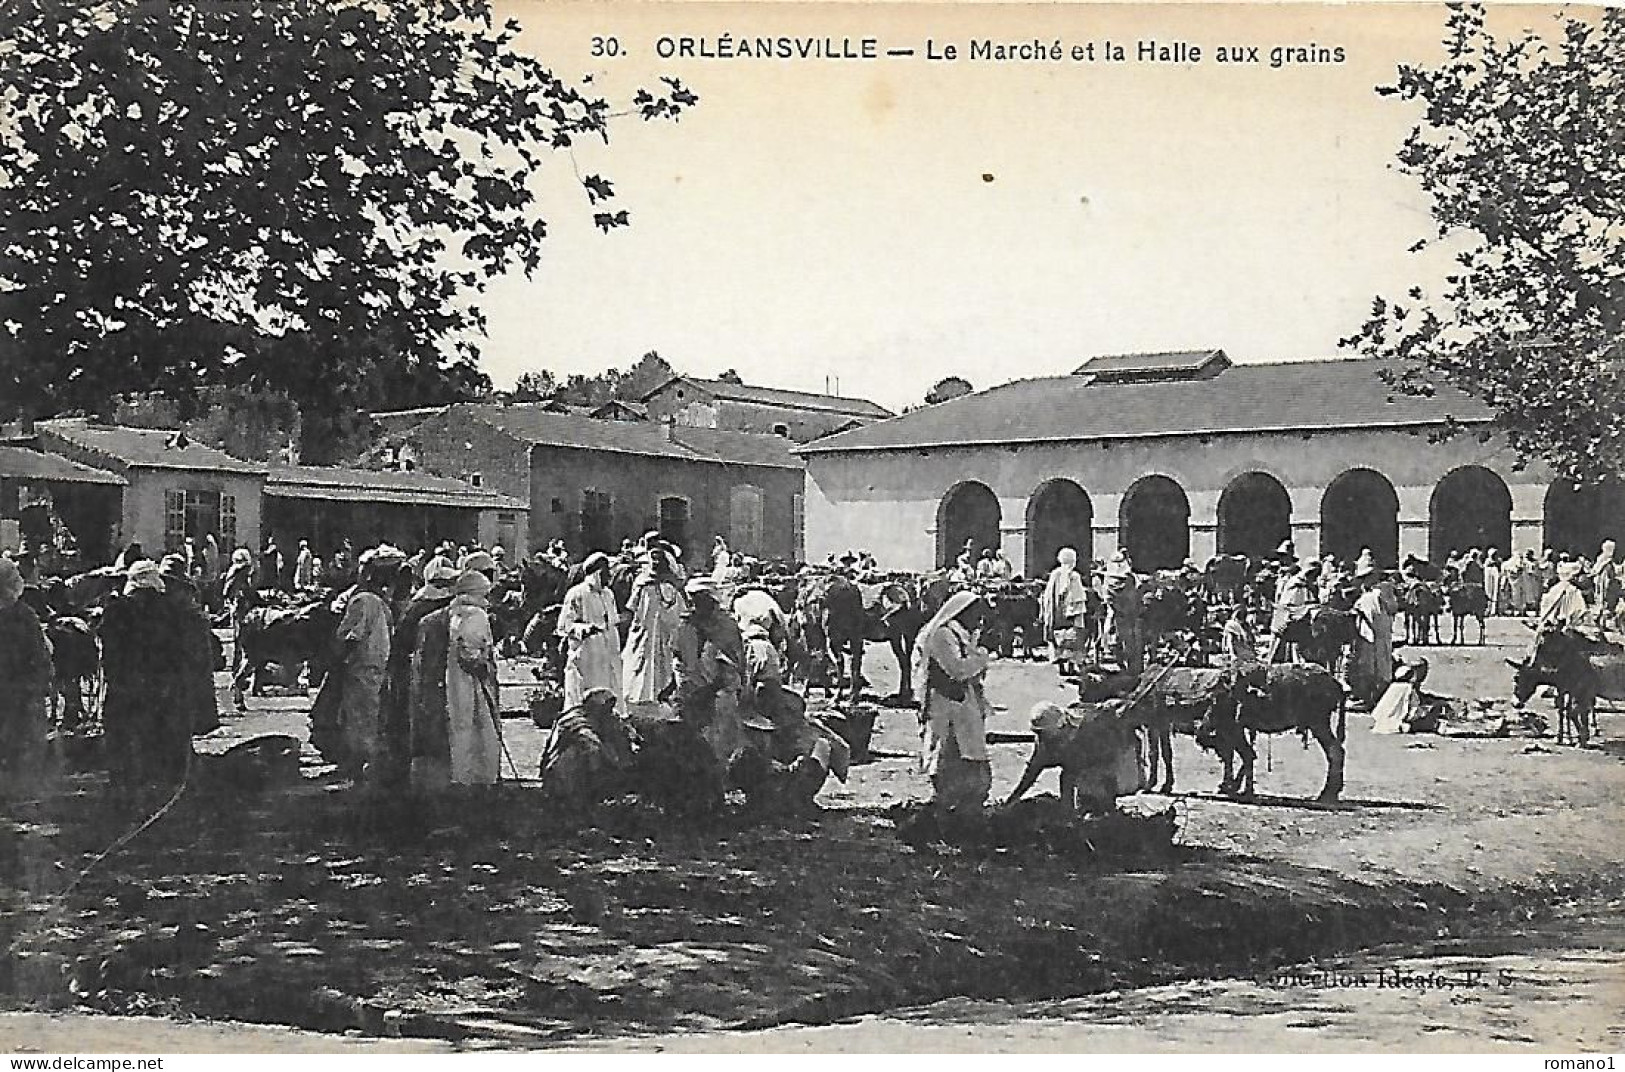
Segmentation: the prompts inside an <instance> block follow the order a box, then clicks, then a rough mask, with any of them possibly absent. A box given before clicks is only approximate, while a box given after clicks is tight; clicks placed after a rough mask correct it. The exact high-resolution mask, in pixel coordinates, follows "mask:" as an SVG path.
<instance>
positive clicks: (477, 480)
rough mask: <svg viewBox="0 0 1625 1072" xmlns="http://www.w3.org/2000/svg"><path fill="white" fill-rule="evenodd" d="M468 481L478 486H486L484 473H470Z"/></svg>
mask: <svg viewBox="0 0 1625 1072" xmlns="http://www.w3.org/2000/svg"><path fill="white" fill-rule="evenodd" d="M468 482H469V484H471V485H473V486H474V487H476V488H482V487H484V486H485V476H484V474H482V473H469V474H468Z"/></svg>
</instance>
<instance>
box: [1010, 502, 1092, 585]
mask: <svg viewBox="0 0 1625 1072" xmlns="http://www.w3.org/2000/svg"><path fill="white" fill-rule="evenodd" d="M1094 527H1095V507H1094V503H1093V502H1091V501H1090V499H1089V493H1088V492H1087V491H1084V490H1083V488H1082V486H1080V485H1079V484H1078V483H1077V482H1076V481H1073V480H1068V479H1067V478H1065V477H1057V478H1055V479H1054V480H1046V481H1044V483H1042V484H1040V485H1038V487H1037V488H1036V489H1034V491H1033V494H1032V498H1030V499H1028V500H1027V569H1026V574H1027V576H1029V577H1042V576H1043V575H1044V571H1045V570H1047V569H1049V568H1050V567H1051V566H1053V565H1055V554H1056V552H1057V551H1059V550H1060V549H1061V548H1063V547H1070V548H1072V549H1074V550H1075V551H1077V552H1078V564H1079V565H1080V566H1083V567H1087V566H1088V563H1089V559H1090V558H1091V557H1092V556H1093V554H1094Z"/></svg>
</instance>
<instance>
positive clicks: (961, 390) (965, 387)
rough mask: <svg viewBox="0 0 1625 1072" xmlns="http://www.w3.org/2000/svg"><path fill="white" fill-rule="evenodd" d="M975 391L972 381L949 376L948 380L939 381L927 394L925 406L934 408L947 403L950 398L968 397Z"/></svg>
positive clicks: (961, 377)
mask: <svg viewBox="0 0 1625 1072" xmlns="http://www.w3.org/2000/svg"><path fill="white" fill-rule="evenodd" d="M974 390H975V388H974V387H972V386H971V385H970V381H969V380H967V379H965V378H964V377H963V376H949V377H948V378H947V379H943V380H938V381H937V382H936V385H935V386H933V387H932V388H931V390H929V391H927V392H926V393H925V404H926V405H928V406H934V405H936V404H937V403H938V402H946V401H948V400H949V399H950V398H959V397H961V396H962V395H968V394H970V393H971V392H972V391H974Z"/></svg>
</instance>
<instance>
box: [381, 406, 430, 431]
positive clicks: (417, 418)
mask: <svg viewBox="0 0 1625 1072" xmlns="http://www.w3.org/2000/svg"><path fill="white" fill-rule="evenodd" d="M445 408H446V407H445V406H419V407H418V408H417V409H393V410H384V411H381V412H378V413H371V414H368V416H370V417H371V418H372V420H373V423H374V424H376V425H377V426H378V430H379V434H380V435H384V436H394V435H400V434H401V433H402V432H409V431H411V430H412V429H413V428H416V427H417V426H418V425H420V424H422V423H423V422H424V421H426V420H428V419H429V418H430V417H433V416H435V415H436V414H439V413H441V412H443V411H444V410H445Z"/></svg>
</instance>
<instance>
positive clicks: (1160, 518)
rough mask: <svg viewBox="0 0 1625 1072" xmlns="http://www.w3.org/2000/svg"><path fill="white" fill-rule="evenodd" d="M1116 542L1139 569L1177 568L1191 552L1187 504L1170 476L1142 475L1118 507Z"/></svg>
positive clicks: (1182, 492)
mask: <svg viewBox="0 0 1625 1072" xmlns="http://www.w3.org/2000/svg"><path fill="white" fill-rule="evenodd" d="M1117 525H1118V542H1119V543H1120V544H1121V545H1122V547H1123V549H1124V550H1125V551H1127V552H1128V556H1129V560H1130V561H1131V562H1133V563H1134V568H1135V570H1137V571H1138V572H1141V573H1149V572H1150V571H1152V570H1159V569H1177V568H1178V567H1179V565H1180V564H1181V563H1182V562H1184V561H1185V559H1187V558H1189V557H1190V553H1191V504H1190V500H1189V499H1187V498H1186V497H1185V489H1184V488H1182V487H1180V486H1179V483H1178V482H1177V481H1175V480H1174V479H1172V478H1171V477H1166V476H1161V475H1152V476H1143V477H1141V478H1140V479H1138V480H1136V481H1135V482H1134V483H1133V484H1131V485H1130V486H1129V489H1128V491H1127V492H1126V493H1124V495H1123V505H1122V507H1121V508H1120V509H1119V510H1118V517H1117Z"/></svg>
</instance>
